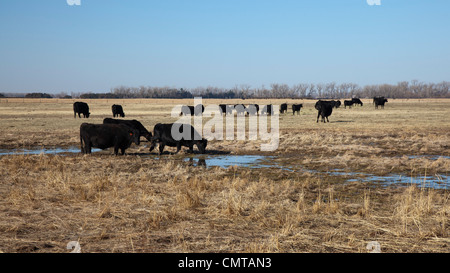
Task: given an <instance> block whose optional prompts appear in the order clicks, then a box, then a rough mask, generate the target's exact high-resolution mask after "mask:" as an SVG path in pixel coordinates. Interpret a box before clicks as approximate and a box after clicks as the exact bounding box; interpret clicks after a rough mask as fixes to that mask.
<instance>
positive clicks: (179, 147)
mask: <svg viewBox="0 0 450 273" xmlns="http://www.w3.org/2000/svg"><path fill="white" fill-rule="evenodd" d="M180 150H181V143H180V142H178V143H177V151H176V152H175V154H178V152H179V151H180Z"/></svg>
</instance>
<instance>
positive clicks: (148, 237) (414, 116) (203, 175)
mask: <svg viewBox="0 0 450 273" xmlns="http://www.w3.org/2000/svg"><path fill="white" fill-rule="evenodd" d="M75 101H78V100H72V99H22V98H15V99H10V98H7V99H6V98H2V99H0V150H1V151H2V152H3V153H0V194H1V196H2V199H1V200H0V219H1V220H0V251H2V252H69V250H67V248H66V246H67V244H68V243H69V242H71V241H77V242H79V243H80V246H81V251H82V252H368V249H367V245H368V243H369V242H372V241H376V242H378V243H379V244H380V246H381V251H382V252H447V253H448V252H449V249H450V238H449V237H450V232H449V231H450V230H449V229H450V221H449V216H450V202H449V199H450V192H449V188H448V187H449V181H448V179H449V176H448V175H449V171H450V133H449V132H450V121H449V120H448V117H449V116H450V99H423V100H412V99H410V100H406V99H405V100H403V99H389V101H388V102H387V103H386V105H385V108H384V109H375V107H374V106H373V104H372V100H369V99H363V100H362V101H363V103H364V105H363V106H362V107H361V106H359V105H355V106H353V107H351V108H348V107H347V109H344V105H342V106H341V107H340V108H338V109H333V113H332V115H331V116H330V117H329V120H330V122H329V123H321V122H319V123H316V118H317V110H316V109H314V103H315V102H316V100H285V99H272V100H271V99H267V100H238V99H236V100H226V102H225V103H227V104H238V103H243V104H249V103H257V104H259V105H263V104H275V105H279V104H281V103H288V104H289V107H288V113H287V114H281V115H280V116H279V128H280V139H279V146H278V149H276V150H275V151H273V152H263V151H260V145H261V142H262V141H261V140H256V141H250V140H247V139H246V140H212V141H210V142H208V146H207V154H206V155H200V154H198V153H194V154H188V153H186V148H183V150H182V151H181V152H180V153H179V154H176V155H171V154H164V155H162V156H159V155H157V154H156V151H153V152H149V149H148V148H149V146H150V143H149V142H146V141H142V142H141V144H140V145H139V146H136V145H134V144H133V145H132V146H131V147H130V148H129V149H127V151H126V155H125V156H114V155H113V152H112V149H108V150H104V151H100V152H95V153H93V154H91V155H82V154H80V153H79V152H77V151H76V149H78V151H79V147H80V137H79V128H80V124H81V123H83V122H89V123H102V121H103V118H105V117H112V112H111V106H112V105H113V104H120V105H122V106H123V109H124V112H125V115H126V116H125V119H136V120H138V121H140V122H141V123H142V124H143V125H144V126H145V127H146V128H147V129H148V130H149V131H153V126H154V125H155V124H157V123H170V122H175V121H177V120H178V119H179V117H172V116H171V110H172V109H173V107H174V106H175V105H180V104H184V105H193V99H192V100H191V99H185V100H174V99H116V100H115V99H96V100H89V99H87V100H81V101H84V102H87V103H88V104H89V106H90V112H91V116H90V118H88V119H84V118H81V119H80V118H78V117H77V118H74V116H73V110H72V104H73V102H75ZM341 101H343V100H341ZM220 103H224V101H223V100H216V99H204V100H203V104H204V105H209V104H220ZM293 103H303V108H302V109H301V111H300V115H299V116H297V115H293V114H292V109H291V108H290V106H291V105H292V104H293ZM208 119H209V118H204V119H203V123H205V122H207V121H208ZM44 148H45V149H49V150H52V149H56V148H66V149H71V150H74V152H70V153H69V152H63V153H58V154H51V153H49V154H47V153H31V154H27V153H24V152H21V151H22V150H23V149H27V150H33V149H34V150H36V149H37V150H40V149H44ZM166 150H168V151H172V152H174V151H175V149H174V148H166ZM194 151H197V150H196V148H194ZM227 155H235V156H239V155H259V156H263V157H264V158H265V159H264V161H261V162H259V163H256V165H252V166H244V165H239V164H237V166H229V167H225V168H223V167H220V166H211V165H210V166H208V163H207V164H206V166H204V165H201V164H193V162H194V163H196V162H197V160H199V159H202V156H205V157H214V156H224V157H225V156H227ZM206 162H209V161H206ZM258 164H261V165H264V166H258ZM392 175H396V176H397V177H402V178H403V179H402V181H403V182H405V181H406V183H392V182H389V181H388V180H389V178H386V177H392ZM373 177H378V178H379V179H374V178H373ZM405 178H406V179H405ZM383 181H388V182H386V183H384V182H383ZM413 181H414V183H413ZM417 181H418V182H417ZM415 182H417V183H415Z"/></svg>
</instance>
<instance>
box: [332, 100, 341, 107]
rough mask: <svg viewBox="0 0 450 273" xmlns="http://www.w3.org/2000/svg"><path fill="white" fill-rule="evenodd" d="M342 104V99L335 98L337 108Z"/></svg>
mask: <svg viewBox="0 0 450 273" xmlns="http://www.w3.org/2000/svg"><path fill="white" fill-rule="evenodd" d="M341 104H342V103H341V101H340V100H335V101H334V108H336V109H337V108H339V106H341Z"/></svg>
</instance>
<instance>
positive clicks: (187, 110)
mask: <svg viewBox="0 0 450 273" xmlns="http://www.w3.org/2000/svg"><path fill="white" fill-rule="evenodd" d="M182 115H185V116H187V115H191V116H193V115H194V106H187V105H183V106H181V113H180V116H182Z"/></svg>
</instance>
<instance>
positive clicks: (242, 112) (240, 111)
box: [234, 104, 246, 115]
mask: <svg viewBox="0 0 450 273" xmlns="http://www.w3.org/2000/svg"><path fill="white" fill-rule="evenodd" d="M234 109H235V110H236V115H245V113H246V111H245V105H243V104H235V105H234Z"/></svg>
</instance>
